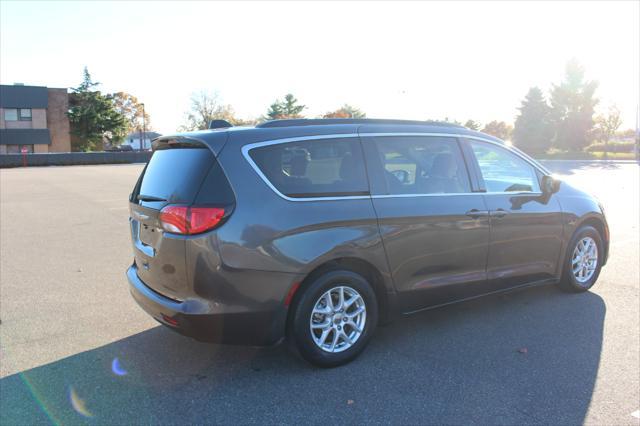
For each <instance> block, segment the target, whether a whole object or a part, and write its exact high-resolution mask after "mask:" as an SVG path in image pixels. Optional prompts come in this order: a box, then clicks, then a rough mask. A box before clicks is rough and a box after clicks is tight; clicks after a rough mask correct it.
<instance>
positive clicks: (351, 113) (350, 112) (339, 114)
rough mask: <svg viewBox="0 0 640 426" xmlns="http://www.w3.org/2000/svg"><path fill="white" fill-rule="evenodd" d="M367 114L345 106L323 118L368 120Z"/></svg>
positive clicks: (347, 105)
mask: <svg viewBox="0 0 640 426" xmlns="http://www.w3.org/2000/svg"><path fill="white" fill-rule="evenodd" d="M366 117H367V114H365V113H364V112H362V111H360V110H359V109H358V108H355V107H352V106H351V105H349V104H344V105H343V106H341V107H340V108H338V109H337V110H335V111H330V112H327V113H326V114H324V115H323V116H322V118H366Z"/></svg>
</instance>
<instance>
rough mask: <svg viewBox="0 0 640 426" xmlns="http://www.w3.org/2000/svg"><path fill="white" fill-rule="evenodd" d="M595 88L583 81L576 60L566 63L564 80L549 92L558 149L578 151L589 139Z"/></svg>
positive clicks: (594, 84)
mask: <svg viewBox="0 0 640 426" xmlns="http://www.w3.org/2000/svg"><path fill="white" fill-rule="evenodd" d="M597 87H598V83H597V82H595V81H585V79H584V67H582V65H580V64H579V63H578V61H576V60H575V59H572V60H571V61H569V63H568V64H567V67H566V73H565V79H564V81H562V82H561V83H560V84H559V85H553V88H552V90H551V108H552V114H551V117H552V122H553V126H554V132H555V136H554V144H555V145H556V146H557V147H558V148H564V149H568V150H571V151H575V150H580V149H583V148H585V147H586V146H587V145H589V144H590V143H591V141H592V140H593V134H592V131H593V125H594V120H593V113H594V108H595V106H596V104H597V103H598V100H597V99H595V97H594V95H595V91H596V88H597Z"/></svg>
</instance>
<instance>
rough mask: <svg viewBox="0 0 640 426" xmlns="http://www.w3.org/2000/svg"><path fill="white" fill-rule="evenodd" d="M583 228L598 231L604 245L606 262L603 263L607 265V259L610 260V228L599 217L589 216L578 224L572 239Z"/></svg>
mask: <svg viewBox="0 0 640 426" xmlns="http://www.w3.org/2000/svg"><path fill="white" fill-rule="evenodd" d="M583 226H591V227H593V228H595V230H596V231H598V234H600V239H601V240H602V243H603V244H604V258H603V259H604V260H603V261H602V266H604V265H606V263H607V259H608V258H609V227H608V226H607V224H606V222H605V220H604V219H603V218H601V217H598V216H588V217H586V218H583V219H582V220H581V221H580V222H578V223H577V225H576V227H575V229H574V231H573V234H572V235H571V238H573V235H575V233H576V232H578V229H580V228H582V227H583Z"/></svg>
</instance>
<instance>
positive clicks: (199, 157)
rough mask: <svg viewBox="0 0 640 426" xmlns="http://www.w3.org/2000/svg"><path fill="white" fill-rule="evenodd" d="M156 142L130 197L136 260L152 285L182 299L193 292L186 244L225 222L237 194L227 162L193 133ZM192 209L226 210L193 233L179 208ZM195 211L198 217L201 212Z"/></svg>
mask: <svg viewBox="0 0 640 426" xmlns="http://www.w3.org/2000/svg"><path fill="white" fill-rule="evenodd" d="M154 145H155V149H154V153H153V155H152V157H151V159H150V160H149V163H148V164H147V166H146V167H145V169H144V170H143V172H142V174H141V176H140V178H139V179H138V182H137V184H136V186H135V188H134V190H133V192H132V194H131V197H130V200H129V201H130V203H129V206H130V225H131V238H132V241H133V250H134V256H135V263H136V265H137V269H138V277H139V278H140V279H141V280H142V281H143V282H144V283H145V284H146V285H147V286H148V287H150V288H151V289H153V290H154V291H156V292H157V293H160V294H162V295H163V296H166V297H168V298H171V299H174V300H177V301H182V300H185V299H186V298H188V297H189V296H190V295H193V292H192V289H191V286H190V285H189V284H188V271H187V270H186V266H185V265H186V244H188V243H189V241H190V240H192V239H194V238H202V237H206V236H207V234H208V233H210V231H211V229H213V228H215V227H217V226H220V225H221V224H222V223H223V222H224V220H225V219H226V217H228V215H229V214H230V213H231V211H232V209H233V204H234V197H233V192H232V191H231V188H230V186H229V183H228V181H227V180H226V177H225V175H224V172H223V171H222V168H221V167H220V165H219V164H218V162H217V161H216V158H215V156H214V154H213V152H212V151H211V150H210V149H209V148H208V147H206V146H205V145H203V144H201V143H199V142H197V141H193V140H187V139H178V140H176V139H173V140H162V141H157V142H155V143H154ZM205 188H206V189H205ZM191 210H194V211H195V212H197V213H198V214H200V213H201V212H202V211H204V212H205V213H206V212H208V211H214V212H220V213H221V214H220V217H218V218H214V219H215V220H217V222H216V223H215V224H210V225H211V226H210V225H207V226H206V227H200V228H198V230H197V233H198V235H190V233H191V229H190V228H189V226H188V225H187V226H186V230H185V229H182V228H183V227H182V224H184V222H185V221H188V220H187V219H185V218H184V217H183V218H181V217H179V213H180V212H182V213H183V216H184V215H187V214H188V217H189V218H190V217H191V216H192V213H191ZM176 211H177V212H178V215H176V213H175V212H176ZM195 212H194V213H193V217H194V220H195V219H196V218H198V219H199V218H200V217H199V216H197V214H196V213H195ZM167 218H168V219H167ZM181 221H182V222H181ZM200 222H202V221H200ZM176 225H177V226H176ZM181 229H182V230H181Z"/></svg>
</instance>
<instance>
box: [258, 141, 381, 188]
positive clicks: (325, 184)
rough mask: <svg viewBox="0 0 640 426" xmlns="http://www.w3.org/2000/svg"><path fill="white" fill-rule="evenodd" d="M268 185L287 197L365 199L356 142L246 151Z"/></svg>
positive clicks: (295, 144) (361, 161) (299, 143)
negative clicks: (353, 196)
mask: <svg viewBox="0 0 640 426" xmlns="http://www.w3.org/2000/svg"><path fill="white" fill-rule="evenodd" d="M249 155H250V157H251V159H252V160H253V161H254V162H255V163H256V165H257V166H258V168H259V169H260V171H261V172H262V173H263V174H264V175H265V177H266V178H267V179H268V180H269V181H270V182H271V184H272V185H273V186H274V187H275V188H276V189H277V190H278V191H280V192H281V193H282V194H284V195H286V196H288V197H294V198H301V197H332V196H333V197H335V196H349V195H368V194H369V185H368V182H367V176H366V172H365V167H364V159H363V155H362V148H361V147H360V142H359V140H358V138H343V139H319V140H310V141H297V142H290V143H283V144H274V145H267V146H263V147H259V148H253V149H252V150H250V151H249Z"/></svg>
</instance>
